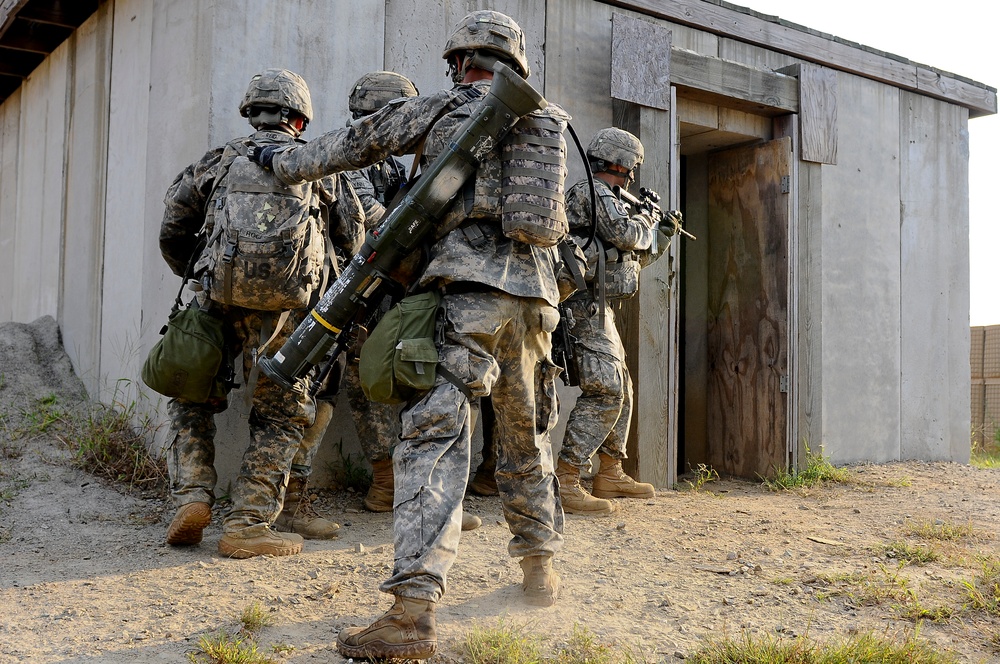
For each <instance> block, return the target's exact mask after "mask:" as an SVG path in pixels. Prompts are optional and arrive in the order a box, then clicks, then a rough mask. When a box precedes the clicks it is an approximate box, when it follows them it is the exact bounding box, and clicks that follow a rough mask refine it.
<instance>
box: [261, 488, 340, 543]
mask: <svg viewBox="0 0 1000 664" xmlns="http://www.w3.org/2000/svg"><path fill="white" fill-rule="evenodd" d="M306 483H307V480H306V479H305V478H298V477H293V478H291V479H289V480H288V488H287V489H285V502H284V504H283V505H282V507H281V514H279V515H278V518H277V519H275V521H274V529H275V530H280V531H283V532H286V533H298V534H299V535H302V537H304V538H306V539H324V540H325V539H333V538H334V537H336V536H337V531H338V530H340V524H337V523H334V522H333V521H330V520H329V519H326V518H324V517H322V516H320V515H319V514H318V513H317V512H316V509H315V508H314V507H313V506H312V501H310V500H309V491H308V487H307V484H306Z"/></svg>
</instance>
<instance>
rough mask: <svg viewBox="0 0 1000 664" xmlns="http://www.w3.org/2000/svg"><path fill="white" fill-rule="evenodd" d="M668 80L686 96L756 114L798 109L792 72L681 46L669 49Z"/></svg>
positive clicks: (783, 113)
mask: <svg viewBox="0 0 1000 664" xmlns="http://www.w3.org/2000/svg"><path fill="white" fill-rule="evenodd" d="M670 82H671V83H673V84H674V85H676V86H677V88H678V90H681V91H685V92H686V93H687V94H686V95H685V96H686V97H688V98H690V99H698V100H700V101H707V102H711V103H716V104H721V105H724V106H727V107H729V108H735V109H737V110H741V111H747V112H749V113H756V114H758V115H765V116H772V117H773V116H776V115H785V114H788V113H798V111H799V82H798V79H796V78H795V77H794V76H786V75H785V74H779V73H776V72H772V71H768V70H764V69H756V68H754V67H750V66H748V65H744V64H740V63H738V62H729V61H728V60H720V59H719V58H712V57H708V56H705V55H701V54H699V53H695V52H694V51H688V50H686V49H682V48H673V49H671V50H670Z"/></svg>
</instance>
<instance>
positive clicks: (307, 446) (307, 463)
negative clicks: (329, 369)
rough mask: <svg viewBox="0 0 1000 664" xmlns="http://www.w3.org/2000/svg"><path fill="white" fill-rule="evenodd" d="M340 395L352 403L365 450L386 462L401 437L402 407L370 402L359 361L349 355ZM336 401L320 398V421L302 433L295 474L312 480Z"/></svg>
mask: <svg viewBox="0 0 1000 664" xmlns="http://www.w3.org/2000/svg"><path fill="white" fill-rule="evenodd" d="M340 390H341V391H340V394H344V395H345V396H346V397H347V399H348V403H350V405H351V416H352V418H353V419H354V428H355V430H356V431H357V434H358V442H360V443H361V451H362V453H363V454H364V455H365V458H366V459H368V461H369V462H370V463H375V462H377V461H385V460H386V459H388V458H389V451H390V450H391V449H392V447H393V446H394V445H395V444H396V441H398V440H399V406H396V405H394V404H387V403H376V402H374V401H370V400H369V399H368V397H366V396H365V393H364V390H362V389H361V378H360V376H359V375H358V362H357V360H356V359H354V358H350V357H349V358H348V360H347V366H346V369H345V371H344V378H343V382H342V383H341V384H340ZM335 404H336V402H335V401H324V400H317V402H316V422H315V424H313V426H311V427H309V428H308V429H306V430H305V432H304V433H303V434H302V445H300V446H299V450H298V451H297V452H296V453H295V458H294V459H292V471H291V472H292V477H296V478H300V479H308V478H309V475H310V474H311V473H312V466H313V460H314V459H315V458H316V453H317V452H318V451H319V447H320V444H321V443H322V442H323V436H324V435H325V434H326V429H327V427H329V426H330V419H331V417H332V414H333V412H332V411H333V409H334V407H335Z"/></svg>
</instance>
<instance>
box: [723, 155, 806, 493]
mask: <svg viewBox="0 0 1000 664" xmlns="http://www.w3.org/2000/svg"><path fill="white" fill-rule="evenodd" d="M790 159H791V141H790V139H788V138H783V139H778V140H775V141H770V142H768V143H764V144H761V145H754V146H749V147H743V148H736V149H733V150H727V151H725V152H720V153H718V154H715V155H712V157H711V158H710V160H709V174H708V190H709V194H708V199H709V202H708V217H709V222H708V223H709V238H708V240H709V266H708V275H709V276H708V282H709V283H708V308H709V327H708V353H709V376H708V383H709V385H708V423H707V424H708V456H709V462H710V463H711V465H712V467H714V468H715V469H716V470H718V471H719V472H721V473H725V474H729V475H735V476H738V477H747V478H755V477H758V476H771V475H773V474H774V471H775V470H776V469H778V468H781V469H784V468H785V465H786V458H787V456H786V453H787V444H788V442H787V399H786V397H787V395H786V394H785V393H784V392H782V379H783V378H784V377H785V376H787V373H788V219H789V208H788V198H789V196H788V194H787V193H785V192H783V187H782V178H783V177H787V176H789V175H790ZM786 182H787V181H786ZM786 389H787V388H786Z"/></svg>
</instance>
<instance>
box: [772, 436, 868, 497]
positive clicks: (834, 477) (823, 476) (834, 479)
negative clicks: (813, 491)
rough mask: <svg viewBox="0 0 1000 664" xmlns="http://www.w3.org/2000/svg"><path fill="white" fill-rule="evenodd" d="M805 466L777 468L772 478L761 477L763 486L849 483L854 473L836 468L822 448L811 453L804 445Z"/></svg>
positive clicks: (776, 488) (787, 487)
mask: <svg viewBox="0 0 1000 664" xmlns="http://www.w3.org/2000/svg"><path fill="white" fill-rule="evenodd" d="M805 447H806V467H805V468H804V469H802V470H798V469H796V468H793V469H791V470H787V469H784V468H782V469H778V470H777V472H775V475H774V477H773V478H770V479H768V478H763V483H764V486H765V487H767V489H768V490H770V491H788V490H790V489H799V488H803V487H814V486H817V485H822V484H826V483H834V484H851V483H853V482H854V481H855V478H854V475H853V474H852V473H851V472H850V471H848V470H846V469H844V468H837V467H836V466H834V465H833V464H832V463H830V460H829V459H827V458H826V457H824V456H823V452H822V448H820V453H819V454H813V452H812V450H811V449H810V448H809V445H806V446H805Z"/></svg>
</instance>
